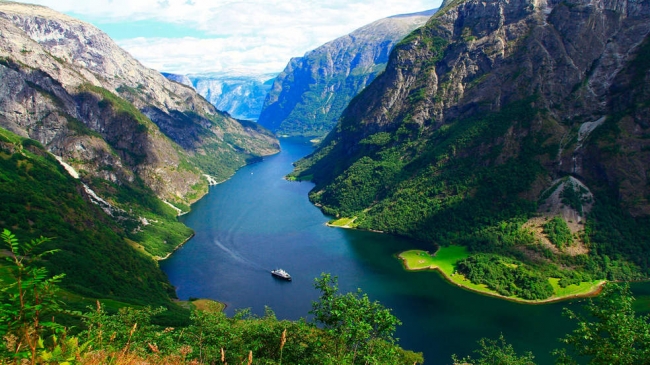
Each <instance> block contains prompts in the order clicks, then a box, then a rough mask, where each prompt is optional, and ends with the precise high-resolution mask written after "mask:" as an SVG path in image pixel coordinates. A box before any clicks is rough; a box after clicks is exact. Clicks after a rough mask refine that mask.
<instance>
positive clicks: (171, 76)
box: [161, 72, 194, 87]
mask: <svg viewBox="0 0 650 365" xmlns="http://www.w3.org/2000/svg"><path fill="white" fill-rule="evenodd" d="M161 74H162V75H163V76H165V77H166V78H167V79H169V80H171V81H175V82H178V83H179V84H183V85H185V86H189V87H194V85H192V80H190V78H189V77H187V76H185V75H177V74H170V73H167V72H161Z"/></svg>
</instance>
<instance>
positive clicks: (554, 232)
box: [544, 216, 573, 248]
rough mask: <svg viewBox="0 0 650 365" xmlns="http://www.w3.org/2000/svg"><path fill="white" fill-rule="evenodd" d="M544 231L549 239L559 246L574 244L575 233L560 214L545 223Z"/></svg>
mask: <svg viewBox="0 0 650 365" xmlns="http://www.w3.org/2000/svg"><path fill="white" fill-rule="evenodd" d="M544 233H545V234H546V236H547V237H548V239H549V240H550V241H551V242H552V243H553V244H554V245H555V246H557V247H558V248H563V247H566V246H571V245H572V244H573V235H572V234H571V230H569V226H567V224H566V222H565V221H564V219H563V218H562V217H560V216H556V217H553V218H552V219H551V220H549V221H548V222H546V223H544Z"/></svg>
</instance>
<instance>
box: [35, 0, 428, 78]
mask: <svg viewBox="0 0 650 365" xmlns="http://www.w3.org/2000/svg"><path fill="white" fill-rule="evenodd" d="M29 2H32V3H38V4H41V5H45V6H49V7H51V8H53V9H55V10H58V11H61V12H64V13H72V14H78V15H80V16H82V17H84V18H86V19H92V20H93V21H95V22H98V24H101V23H107V22H112V23H116V24H119V23H125V22H134V21H142V20H146V21H154V22H161V23H173V24H177V25H182V26H183V27H188V28H193V29H196V30H199V31H201V32H202V33H203V34H204V35H205V36H204V38H207V39H196V38H137V35H133V38H132V39H122V40H119V42H118V43H119V44H120V45H121V46H122V47H123V48H125V49H126V50H127V51H129V52H130V53H131V54H133V55H134V56H135V57H136V58H137V59H139V60H140V61H141V62H142V63H144V64H145V65H147V66H149V67H153V68H156V69H158V70H160V71H166V72H176V73H194V72H210V71H222V70H224V69H229V68H239V69H241V68H245V69H250V70H251V72H257V71H259V72H279V71H281V70H282V69H283V68H284V66H285V65H286V63H287V62H288V61H289V58H290V57H296V56H302V55H303V54H304V53H305V52H307V51H309V50H311V49H313V48H316V47H318V46H320V45H321V44H323V43H326V42H328V41H330V40H332V39H335V38H337V37H339V36H341V35H344V34H347V33H349V32H351V31H353V30H354V29H356V28H359V27H361V26H363V25H365V24H368V23H370V22H373V21H375V20H378V19H381V18H384V17H387V16H391V15H396V14H403V13H411V12H416V11H422V10H427V9H431V8H435V7H437V6H439V4H440V2H441V0H393V1H385V0H383V1H382V0H365V1H362V0H328V1H322V0H243V1H233V0H138V1H133V0H94V1H88V0H30V1H29Z"/></svg>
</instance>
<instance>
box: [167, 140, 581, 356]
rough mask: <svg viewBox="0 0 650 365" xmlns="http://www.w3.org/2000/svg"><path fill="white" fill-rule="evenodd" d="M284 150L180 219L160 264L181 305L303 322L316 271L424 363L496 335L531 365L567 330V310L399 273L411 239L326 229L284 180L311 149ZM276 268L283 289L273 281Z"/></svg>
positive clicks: (301, 185)
mask: <svg viewBox="0 0 650 365" xmlns="http://www.w3.org/2000/svg"><path fill="white" fill-rule="evenodd" d="M282 147H283V151H282V152H281V153H280V154H278V155H276V156H271V157H268V158H266V159H265V161H264V162H261V163H258V164H254V165H251V166H247V167H244V168H242V169H241V170H240V171H239V172H238V173H237V174H236V175H235V176H233V178H232V179H230V180H228V181H226V182H225V183H223V184H221V185H218V186H216V187H213V188H211V191H210V194H208V195H207V196H206V197H205V198H203V199H202V200H201V201H199V202H197V203H196V204H195V205H194V206H193V207H192V212H190V213H189V214H187V215H186V216H183V217H182V219H183V221H184V222H185V223H186V224H187V225H188V226H190V227H191V228H193V229H194V230H195V232H196V235H195V236H194V238H192V240H190V241H189V242H188V243H187V244H185V245H184V246H183V247H182V248H180V249H179V250H178V251H176V252H175V253H174V254H173V255H172V256H171V257H170V258H169V259H168V260H166V261H164V262H161V267H162V269H163V270H164V271H165V272H166V273H167V274H168V275H169V278H170V280H171V282H172V283H173V284H174V285H175V286H176V287H177V292H178V296H179V297H180V298H182V299H187V298H189V297H190V296H191V297H201V298H212V299H216V300H220V301H223V302H225V303H226V304H227V305H228V308H227V309H226V312H227V313H228V314H233V313H234V311H235V310H236V309H241V308H251V310H252V311H253V313H256V314H263V312H264V307H265V306H270V307H271V308H272V309H273V310H274V311H275V312H276V314H277V316H278V318H283V319H284V318H286V319H298V318H300V317H307V316H308V312H309V310H310V309H311V302H312V301H314V300H316V299H317V297H318V293H317V292H316V290H315V289H314V288H313V280H314V278H316V277H318V276H319V275H320V274H321V273H322V272H329V273H332V274H333V275H335V276H338V278H339V287H340V288H341V290H342V291H353V290H356V289H357V288H361V289H362V290H363V291H364V292H366V293H368V294H369V296H370V297H371V299H373V300H379V301H381V302H382V303H383V304H384V305H386V306H387V307H390V308H392V309H393V312H394V313H395V315H397V317H398V318H399V319H400V320H402V322H403V325H402V326H401V327H400V328H399V329H398V333H397V337H399V338H400V339H401V340H400V343H401V344H402V346H404V347H405V348H408V349H411V350H415V351H423V352H424V353H425V359H427V363H428V364H446V363H450V362H451V354H453V353H456V354H458V355H460V356H465V355H469V354H470V353H471V351H472V350H474V349H476V347H477V345H476V341H478V340H479V339H480V338H482V337H489V338H497V337H498V336H499V335H500V334H501V333H503V334H504V336H505V337H506V339H507V340H508V341H509V342H510V343H512V344H513V345H514V346H515V349H517V350H519V351H524V350H530V351H533V353H534V354H535V356H536V360H537V361H538V363H540V364H544V363H552V357H551V356H550V355H549V351H550V350H552V349H553V348H556V347H558V346H559V343H558V342H557V338H558V337H560V336H561V335H563V334H564V333H567V332H568V331H570V330H571V325H572V324H571V323H570V322H568V321H567V320H566V319H565V318H563V317H562V316H561V310H562V307H564V306H569V305H571V304H570V303H568V302H566V303H560V304H550V305H522V304H516V303H511V302H507V301H503V300H499V299H495V298H491V297H486V296H481V295H478V294H475V293H471V292H468V291H465V290H462V289H459V288H457V287H455V286H453V285H450V284H448V283H447V282H445V281H444V280H443V279H442V278H441V277H440V276H439V275H438V274H437V273H435V272H406V271H405V270H404V269H403V268H402V266H401V263H400V262H399V260H397V258H396V257H395V255H396V254H397V253H399V252H401V251H403V250H406V249H411V248H422V249H429V250H430V249H432V248H431V247H430V246H428V245H426V244H423V243H419V242H415V241H412V240H408V239H404V238H398V237H393V236H390V235H384V234H377V233H372V232H360V231H352V230H344V229H337V228H329V227H326V226H325V222H326V221H327V220H328V217H326V216H324V215H323V214H322V213H321V212H320V211H319V210H318V209H317V208H316V207H314V206H313V205H312V204H311V203H310V202H309V201H308V199H307V193H308V192H309V190H311V188H312V187H313V184H311V183H308V182H288V181H286V180H284V179H283V177H284V175H286V174H287V173H289V172H290V171H291V169H292V165H291V164H292V162H294V161H296V160H298V159H299V158H300V157H302V156H305V155H306V154H308V153H309V152H310V151H311V146H310V145H309V144H308V143H304V142H302V141H296V140H283V141H282ZM276 268H283V269H285V270H287V271H288V272H289V273H290V274H291V275H292V277H293V281H292V282H287V281H284V280H276V279H274V278H273V277H272V276H271V274H270V270H273V269H276Z"/></svg>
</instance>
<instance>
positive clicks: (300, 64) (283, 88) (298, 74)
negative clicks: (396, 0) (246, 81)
mask: <svg viewBox="0 0 650 365" xmlns="http://www.w3.org/2000/svg"><path fill="white" fill-rule="evenodd" d="M433 13H435V10H431V11H427V12H422V13H416V14H407V15H399V16H394V17H390V18H386V19H381V20H378V21H376V22H374V23H371V24H368V25H366V26H364V27H362V28H359V29H357V30H356V31H354V32H352V33H350V34H348V35H346V36H343V37H340V38H338V39H335V40H333V41H331V42H329V43H326V44H324V45H323V46H321V47H319V48H317V49H315V50H313V51H310V52H308V53H307V54H305V56H303V57H300V58H293V59H291V61H290V62H289V64H288V65H287V67H286V68H285V69H284V71H283V72H282V73H280V75H278V77H277V78H276V79H275V82H274V83H273V87H272V88H271V91H270V92H269V94H268V96H267V97H266V100H265V101H264V107H263V109H262V113H261V115H260V117H259V120H258V123H260V124H261V125H263V126H264V127H266V128H268V129H270V130H272V131H274V132H276V134H278V135H300V136H310V137H314V136H324V135H325V134H327V133H328V132H329V131H330V130H331V129H332V128H333V127H334V125H335V124H336V122H337V121H338V119H339V117H340V115H341V112H343V109H344V108H345V107H346V106H347V104H348V103H349V102H350V100H351V99H352V98H353V97H354V96H355V95H357V94H358V93H359V92H360V91H361V90H363V88H364V87H366V85H368V84H369V83H370V82H371V81H372V80H373V79H374V78H375V77H376V76H377V75H378V74H379V73H381V72H382V71H383V70H384V68H385V67H386V62H388V55H389V53H390V51H391V49H392V48H393V46H394V45H395V44H396V43H397V42H399V41H400V40H401V39H402V38H404V37H405V36H406V35H407V34H409V33H410V32H411V31H413V30H414V29H416V28H418V27H420V26H422V25H424V23H425V22H426V21H427V20H428V19H429V17H430V16H431V15H432V14H433Z"/></svg>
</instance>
